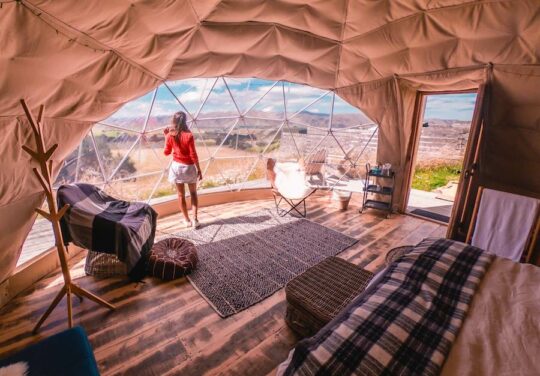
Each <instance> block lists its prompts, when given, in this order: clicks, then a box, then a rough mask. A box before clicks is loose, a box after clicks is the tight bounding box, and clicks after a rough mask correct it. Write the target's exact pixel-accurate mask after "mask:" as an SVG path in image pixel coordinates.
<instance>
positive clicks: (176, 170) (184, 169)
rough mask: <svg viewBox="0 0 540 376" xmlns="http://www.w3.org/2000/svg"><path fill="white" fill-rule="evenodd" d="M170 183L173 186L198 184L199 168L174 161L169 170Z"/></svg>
mask: <svg viewBox="0 0 540 376" xmlns="http://www.w3.org/2000/svg"><path fill="white" fill-rule="evenodd" d="M169 182H171V183H172V184H180V183H185V184H192V183H196V182H197V168H196V167H195V165H194V164H190V165H185V164H183V163H179V162H176V161H173V162H172V164H171V167H170V168H169Z"/></svg>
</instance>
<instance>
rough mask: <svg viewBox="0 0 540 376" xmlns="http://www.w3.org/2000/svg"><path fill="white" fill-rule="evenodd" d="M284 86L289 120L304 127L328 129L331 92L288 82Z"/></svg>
mask: <svg viewBox="0 0 540 376" xmlns="http://www.w3.org/2000/svg"><path fill="white" fill-rule="evenodd" d="M284 85H285V99H286V105H287V118H288V119H289V120H291V121H294V122H296V123H300V124H304V125H306V126H314V127H319V128H328V126H329V124H330V115H331V112H332V97H333V93H332V92H330V91H327V90H320V89H316V88H313V87H309V86H304V85H298V84H292V83H289V82H286V83H284Z"/></svg>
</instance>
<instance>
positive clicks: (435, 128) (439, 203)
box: [407, 92, 476, 223]
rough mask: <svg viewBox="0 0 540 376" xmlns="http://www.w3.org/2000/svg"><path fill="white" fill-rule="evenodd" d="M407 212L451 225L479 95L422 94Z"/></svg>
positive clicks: (471, 93) (469, 93)
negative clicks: (421, 108)
mask: <svg viewBox="0 0 540 376" xmlns="http://www.w3.org/2000/svg"><path fill="white" fill-rule="evenodd" d="M422 99H423V101H424V102H423V103H424V106H423V114H422V116H421V118H420V120H421V121H420V122H419V130H418V132H417V140H416V148H415V157H414V158H413V166H412V176H411V190H410V194H409V199H408V202H407V212H408V213H411V214H414V215H418V216H422V217H426V218H429V219H432V220H435V221H438V222H443V223H449V221H450V216H451V213H452V207H453V205H454V200H455V197H456V193H457V192H458V185H459V180H460V174H461V171H463V159H464V156H465V151H466V149H467V144H468V142H469V133H470V130H471V121H472V118H473V112H474V108H475V103H476V92H467V93H452V94H448V93H445V94H439V93H437V94H434V93H432V94H423V98H422Z"/></svg>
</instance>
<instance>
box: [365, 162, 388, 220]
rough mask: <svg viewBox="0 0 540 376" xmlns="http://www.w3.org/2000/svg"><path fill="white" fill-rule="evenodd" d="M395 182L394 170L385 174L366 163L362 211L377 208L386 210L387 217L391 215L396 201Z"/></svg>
mask: <svg viewBox="0 0 540 376" xmlns="http://www.w3.org/2000/svg"><path fill="white" fill-rule="evenodd" d="M394 183H395V173H394V171H390V172H389V173H388V174H383V173H382V171H376V170H373V169H372V168H371V165H370V164H369V163H368V164H366V180H365V182H364V198H363V201H362V209H360V213H362V212H363V211H364V210H365V209H377V210H382V211H386V212H387V215H386V217H389V216H390V214H392V204H393V201H394Z"/></svg>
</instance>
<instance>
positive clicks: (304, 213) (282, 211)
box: [272, 189, 317, 218]
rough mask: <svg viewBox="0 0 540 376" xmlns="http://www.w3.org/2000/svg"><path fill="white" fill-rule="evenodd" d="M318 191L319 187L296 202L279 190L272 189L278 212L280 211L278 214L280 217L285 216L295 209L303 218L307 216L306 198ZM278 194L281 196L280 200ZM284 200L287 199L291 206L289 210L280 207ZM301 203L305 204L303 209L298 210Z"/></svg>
mask: <svg viewBox="0 0 540 376" xmlns="http://www.w3.org/2000/svg"><path fill="white" fill-rule="evenodd" d="M316 191H317V189H313V190H312V191H311V192H310V193H309V194H308V195H307V196H305V197H304V198H302V199H301V200H299V201H298V202H296V203H295V202H294V200H291V199H288V198H286V197H283V195H281V194H280V193H279V192H277V191H274V190H272V193H273V196H274V204H275V205H276V212H277V213H278V215H279V216H280V217H284V216H286V215H287V214H289V213H291V212H293V211H294V212H296V213H298V215H300V216H301V217H302V218H306V216H307V210H306V199H307V198H308V197H309V196H311V195H312V194H314V193H315V192H316ZM276 196H279V200H278V199H277V198H276ZM282 201H285V202H286V203H287V204H289V206H290V209H289V210H286V209H282V208H280V207H279V205H280V204H281V202H282ZM300 205H302V206H303V210H302V211H300V210H298V207H299V206H300Z"/></svg>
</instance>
